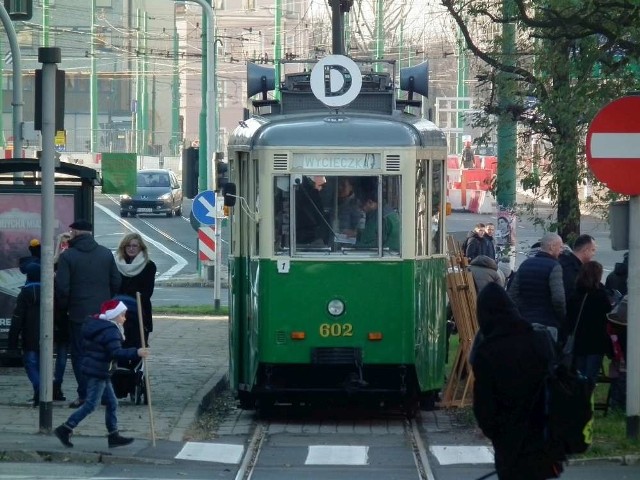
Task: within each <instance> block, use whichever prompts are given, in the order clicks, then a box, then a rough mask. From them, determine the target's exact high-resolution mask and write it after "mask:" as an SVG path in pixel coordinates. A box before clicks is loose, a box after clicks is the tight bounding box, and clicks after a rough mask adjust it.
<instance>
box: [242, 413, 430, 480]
mask: <svg viewBox="0 0 640 480" xmlns="http://www.w3.org/2000/svg"><path fill="white" fill-rule="evenodd" d="M363 422H364V421H363V420H356V421H355V423H356V425H358V424H359V425H360V426H362V424H363ZM389 422H391V423H395V422H394V421H393V419H391V420H389ZM278 423H279V422H278V421H277V420H276V422H275V425H276V426H277V425H278ZM322 424H323V421H322V420H320V421H311V422H304V423H303V424H302V425H301V430H302V432H301V434H300V435H298V436H297V437H296V438H297V440H298V441H299V444H300V445H302V444H304V443H305V442H309V443H312V444H320V445H325V446H327V445H328V444H331V443H334V442H335V443H337V444H340V445H336V446H337V447H339V448H349V447H350V446H352V445H353V443H354V442H355V443H363V442H362V441H363V440H365V438H366V437H364V436H363V437H362V438H358V439H357V440H354V437H353V434H341V433H331V434H326V433H322V434H319V435H318V434H313V433H305V431H306V430H310V431H313V430H314V429H315V428H316V427H318V425H322ZM397 424H398V426H401V427H402V435H397V436H394V435H393V434H390V435H389V437H390V438H392V439H394V438H398V439H400V438H402V439H403V441H401V442H400V444H398V442H395V441H391V442H389V441H387V442H386V443H388V444H390V445H392V446H393V448H400V447H402V448H403V449H405V448H406V449H409V450H410V451H411V456H412V459H413V467H415V476H409V477H407V478H416V479H418V480H435V476H434V474H433V471H432V469H431V466H430V464H429V459H428V455H427V449H426V447H425V444H424V442H423V440H422V437H421V435H420V430H419V426H418V424H417V423H416V421H415V420H412V419H403V420H401V421H399V422H397ZM271 425H272V423H271V421H270V420H267V419H257V420H255V424H254V427H253V429H252V431H251V432H250V436H249V438H248V442H247V448H246V449H245V452H244V455H243V457H242V459H241V461H240V463H239V468H238V471H237V473H236V476H235V477H234V478H235V480H251V479H254V480H259V478H261V476H260V475H257V474H256V472H257V471H258V469H259V468H260V467H261V465H260V458H261V454H262V453H263V451H264V449H265V446H267V445H268V446H269V449H270V453H269V454H268V455H267V457H273V456H274V453H273V449H274V447H275V446H276V445H278V442H277V441H274V442H271V441H270V440H272V437H275V436H277V435H278V434H282V431H281V430H280V429H278V428H276V429H275V430H276V431H275V432H272V431H271ZM270 444H271V445H270ZM278 448H280V449H281V450H285V449H287V448H290V447H287V446H280V447H278ZM367 448H368V455H370V454H371V451H373V450H374V448H375V447H367ZM378 448H379V447H378ZM283 455H284V454H283ZM378 463H379V460H376V459H375V458H373V459H372V458H370V457H367V461H366V464H364V465H362V467H363V471H362V472H360V473H357V472H356V471H354V470H353V469H354V468H355V467H354V466H353V465H352V464H345V466H344V467H343V468H344V469H351V471H352V474H353V477H352V478H354V479H358V478H370V477H369V476H371V478H378V477H377V475H378V474H377V473H376V464H378ZM326 465H330V464H329V463H327V464H326ZM287 467H291V464H288V465H287ZM407 467H408V465H405V466H403V467H402V468H404V469H406V468H407ZM265 468H269V467H268V466H267V465H262V474H264V469H265ZM307 468H313V467H307ZM315 468H318V467H315ZM320 468H322V467H320ZM325 468H326V467H325ZM309 475H311V476H309ZM313 475H314V474H313V473H312V470H311V471H309V470H306V471H305V478H316V477H315V476H313ZM318 475H321V471H320V470H319V471H318ZM359 475H361V476H359ZM282 478H290V477H288V476H283V477H282ZM291 478H292V477H291ZM318 478H320V476H319V477H318ZM322 478H324V477H322ZM379 478H382V477H381V476H380V477H379ZM403 478H404V477H403Z"/></svg>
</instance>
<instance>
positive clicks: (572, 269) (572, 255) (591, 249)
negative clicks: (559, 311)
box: [558, 234, 596, 302]
mask: <svg viewBox="0 0 640 480" xmlns="http://www.w3.org/2000/svg"><path fill="white" fill-rule="evenodd" d="M595 255H596V240H595V238H593V237H592V236H591V235H587V234H583V235H580V236H579V237H578V238H576V241H575V242H574V243H573V249H572V251H569V250H567V251H565V252H563V253H562V254H561V255H560V256H559V257H558V261H559V262H560V266H561V267H562V283H563V284H564V297H565V299H566V300H567V302H568V301H569V298H571V296H572V295H573V292H575V290H576V278H577V277H578V272H579V271H580V267H581V266H582V264H583V263H587V262H590V261H591V260H593V257H594V256H595Z"/></svg>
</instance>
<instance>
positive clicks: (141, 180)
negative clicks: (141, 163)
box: [138, 172, 170, 187]
mask: <svg viewBox="0 0 640 480" xmlns="http://www.w3.org/2000/svg"><path fill="white" fill-rule="evenodd" d="M169 185H170V182H169V174H168V173H164V172H153V173H152V172H144V173H142V172H141V173H138V186H139V187H168V186H169Z"/></svg>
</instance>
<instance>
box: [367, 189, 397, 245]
mask: <svg viewBox="0 0 640 480" xmlns="http://www.w3.org/2000/svg"><path fill="white" fill-rule="evenodd" d="M361 206H362V210H363V211H364V212H365V215H366V220H365V225H364V229H363V230H362V231H360V232H359V235H358V240H357V241H356V247H360V248H377V246H378V194H377V192H371V191H368V192H365V193H364V194H363V197H362V202H361ZM382 248H388V249H390V250H392V251H394V252H399V251H400V215H398V212H397V211H396V210H394V209H393V208H391V207H389V206H387V205H383V207H382Z"/></svg>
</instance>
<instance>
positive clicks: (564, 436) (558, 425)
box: [544, 363, 594, 454]
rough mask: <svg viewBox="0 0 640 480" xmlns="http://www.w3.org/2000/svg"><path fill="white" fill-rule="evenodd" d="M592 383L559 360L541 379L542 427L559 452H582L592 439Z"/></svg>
mask: <svg viewBox="0 0 640 480" xmlns="http://www.w3.org/2000/svg"><path fill="white" fill-rule="evenodd" d="M593 389H594V385H593V383H592V382H591V381H590V380H589V379H587V378H586V377H584V376H582V375H580V373H579V372H576V371H574V370H572V369H570V368H568V367H567V366H565V365H564V364H562V363H555V364H554V365H552V368H551V370H550V372H549V374H548V375H547V377H546V378H545V380H544V394H545V413H546V428H545V435H546V437H547V440H548V441H549V444H550V445H555V446H557V447H558V448H559V449H561V451H562V453H565V454H575V453H583V452H585V451H587V449H588V448H589V447H590V446H591V443H592V442H593Z"/></svg>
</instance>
